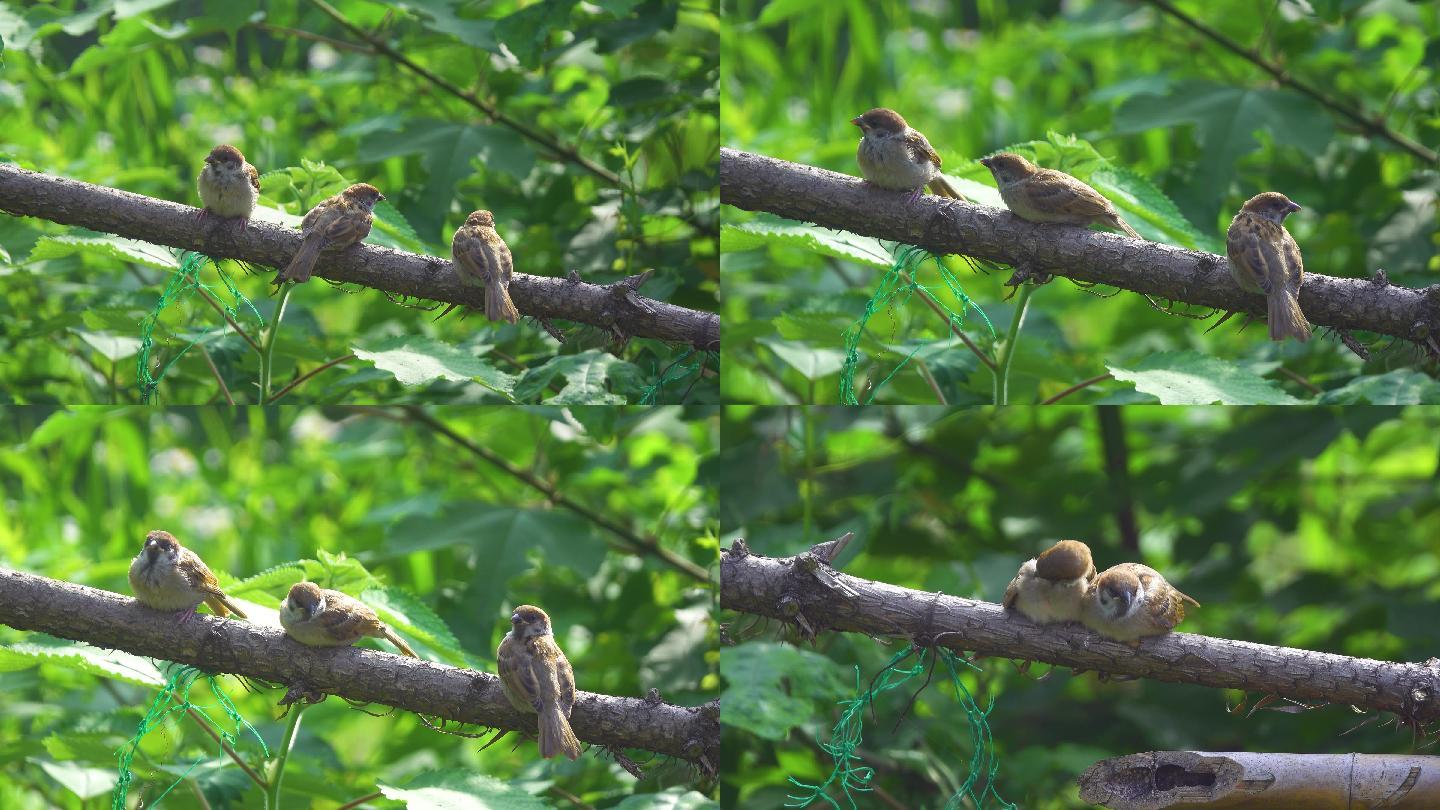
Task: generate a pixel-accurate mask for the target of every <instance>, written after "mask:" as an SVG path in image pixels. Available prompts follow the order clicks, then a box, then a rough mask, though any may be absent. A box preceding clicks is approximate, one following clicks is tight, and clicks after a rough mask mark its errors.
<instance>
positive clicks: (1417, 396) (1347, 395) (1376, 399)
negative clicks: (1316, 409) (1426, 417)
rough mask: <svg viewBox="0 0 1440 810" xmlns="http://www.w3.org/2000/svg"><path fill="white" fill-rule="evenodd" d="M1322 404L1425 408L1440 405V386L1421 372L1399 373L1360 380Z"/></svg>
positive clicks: (1324, 398)
mask: <svg viewBox="0 0 1440 810" xmlns="http://www.w3.org/2000/svg"><path fill="white" fill-rule="evenodd" d="M1319 401H1320V402H1321V403H1322V404H1326V405H1361V404H1365V403H1369V404H1371V405H1425V404H1434V403H1440V382H1436V381H1435V380H1433V379H1431V378H1430V377H1427V376H1426V375H1424V374H1422V373H1420V372H1418V371H1409V370H1403V369H1402V370H1397V371H1392V372H1390V373H1388V374H1380V375H1377V376H1373V377H1357V378H1355V379H1353V380H1351V381H1350V382H1348V383H1346V384H1345V385H1344V386H1342V387H1340V388H1337V389H1335V390H1333V391H1326V392H1325V393H1324V394H1322V395H1321V397H1320V399H1319Z"/></svg>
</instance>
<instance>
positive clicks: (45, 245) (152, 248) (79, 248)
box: [30, 236, 180, 270]
mask: <svg viewBox="0 0 1440 810" xmlns="http://www.w3.org/2000/svg"><path fill="white" fill-rule="evenodd" d="M76 254H80V255H89V256H98V257H100V258H102V259H105V260H107V261H111V260H118V261H121V262H133V263H134V264H143V265H145V266H146V267H154V268H156V269H158V270H174V269H176V268H178V267H179V266H180V262H179V260H177V259H176V258H175V255H174V254H173V253H171V252H170V249H169V248H164V247H161V246H159V245H154V244H151V243H149V242H141V241H139V240H138V239H126V238H124V237H121V236H45V237H41V239H40V241H38V242H36V243H35V247H34V248H32V249H31V250H30V261H32V262H36V261H42V260H45V259H59V258H63V257H65V256H74V255H76Z"/></svg>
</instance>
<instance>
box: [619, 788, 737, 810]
mask: <svg viewBox="0 0 1440 810" xmlns="http://www.w3.org/2000/svg"><path fill="white" fill-rule="evenodd" d="M719 807H720V803H719V802H717V801H715V800H713V799H711V798H709V797H707V796H706V795H705V794H703V793H699V792H697V791H694V790H688V789H686V788H682V787H672V788H669V789H667V790H662V791H660V792H659V793H641V794H636V795H634V796H626V797H625V800H624V801H622V802H620V803H619V804H617V805H615V810H718V808H719Z"/></svg>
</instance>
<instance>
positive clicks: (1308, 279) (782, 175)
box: [720, 148, 1440, 352]
mask: <svg viewBox="0 0 1440 810" xmlns="http://www.w3.org/2000/svg"><path fill="white" fill-rule="evenodd" d="M720 201H721V202H722V203H725V204H728V205H733V206H735V207H737V208H743V209H745V210H747V211H767V212H769V213H772V214H776V215H778V216H782V217H786V218H788V219H794V220H801V221H804V222H813V223H816V224H817V225H821V226H824V227H827V228H838V229H842V230H846V231H850V232H852V233H858V234H862V235H865V236H873V237H876V238H879V239H888V240H893V241H897V242H904V243H906V244H911V245H919V246H920V247H923V248H925V249H926V250H929V251H931V252H932V253H936V254H946V253H959V254H963V255H966V256H975V257H978V258H982V259H989V260H991V261H996V262H1002V263H1005V264H1009V265H1012V266H1014V267H1017V268H1024V269H1026V270H1028V271H1031V272H1032V273H1033V272H1043V273H1050V274H1053V275H1058V276H1065V277H1067V278H1071V279H1074V280H1076V281H1083V282H1093V283H1099V284H1107V285H1110V286H1112V287H1120V288H1123V289H1127V290H1133V291H1135V292H1138V293H1144V294H1146V295H1151V296H1156V297H1159V298H1163V299H1169V300H1171V301H1183V302H1185V303H1188V304H1195V305H1197V306H1205V307H1215V308H1217V309H1224V310H1233V311H1238V312H1248V313H1251V314H1254V315H1262V316H1263V315H1264V314H1265V298H1264V297H1263V296H1260V295H1252V294H1250V293H1247V292H1245V291H1244V290H1241V289H1240V287H1239V286H1238V285H1236V284H1235V282H1234V280H1233V279H1231V277H1230V272H1229V261H1228V260H1227V259H1226V258H1225V257H1224V256H1217V255H1215V254H1213V253H1202V252H1199V251H1194V250H1185V249H1183V248H1177V247H1171V246H1170V245H1164V244H1160V243H1158V242H1145V241H1141V240H1136V239H1130V238H1128V237H1125V236H1119V235H1115V234H1109V233H1101V232H1099V231H1091V230H1088V229H1085V228H1079V227H1070V226H1063V225H1037V224H1034V223H1030V222H1026V221H1025V220H1022V219H1020V218H1019V217H1016V216H1014V215H1013V214H1011V213H1010V212H1009V211H1006V210H1005V209H1002V208H989V207H986V206H981V205H972V204H969V203H963V202H959V201H956V200H942V199H941V198H939V197H933V196H929V195H926V196H922V197H921V198H920V199H919V200H917V201H916V202H915V203H913V204H907V203H906V202H904V195H901V194H897V193H894V192H887V191H884V190H881V189H876V188H871V187H869V186H867V185H865V184H863V183H862V182H861V180H860V178H858V177H851V176H850V175H845V174H837V173H835V172H832V171H827V170H825V169H821V168H817V167H814V166H806V165H803V164H799V163H790V162H787V161H783V160H776V159H775V158H770V157H765V156H764V155H755V154H751V153H748V152H741V151H738V150H735V149H727V148H722V149H721V150H720ZM1300 304H1301V307H1302V308H1303V309H1304V310H1305V317H1306V318H1308V319H1309V320H1310V322H1311V323H1314V324H1318V325H1323V326H1331V327H1335V328H1337V329H1364V330H1368V331H1371V332H1378V333H1380V334H1385V335H1392V336H1394V337H1398V338H1402V339H1405V340H1412V341H1417V342H1424V343H1425V344H1426V346H1427V348H1429V350H1430V351H1431V352H1435V351H1436V350H1437V349H1436V346H1435V344H1434V342H1433V341H1434V339H1433V337H1432V336H1440V285H1432V286H1429V287H1426V288H1424V289H1420V290H1412V289H1409V288H1407V287H1396V286H1391V285H1390V284H1389V283H1388V282H1385V281H1372V280H1367V279H1358V278H1339V277H1335V276H1326V275H1320V274H1318V273H1313V272H1307V273H1306V274H1305V284H1304V285H1303V286H1301V288H1300Z"/></svg>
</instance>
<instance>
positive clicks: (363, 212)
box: [273, 183, 385, 284]
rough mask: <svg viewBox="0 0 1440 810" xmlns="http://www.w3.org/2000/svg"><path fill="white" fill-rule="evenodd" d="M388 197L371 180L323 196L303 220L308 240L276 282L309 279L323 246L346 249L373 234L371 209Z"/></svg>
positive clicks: (301, 224) (303, 230) (302, 224)
mask: <svg viewBox="0 0 1440 810" xmlns="http://www.w3.org/2000/svg"><path fill="white" fill-rule="evenodd" d="M383 199H385V195H384V194H381V193H380V189H378V188H375V187H374V186H372V185H370V184H369V183H356V184H355V185H353V186H351V187H349V188H347V189H345V190H344V191H342V192H340V193H339V194H336V195H335V196H334V197H330V198H329V199H326V200H322V201H321V202H319V203H318V204H316V206H315V207H314V208H311V209H310V213H308V214H306V215H305V219H304V220H302V221H301V222H300V232H301V233H303V234H304V235H305V241H303V242H301V243H300V250H298V251H296V253H295V258H293V259H291V260H290V263H289V264H287V265H286V266H285V269H284V270H281V271H280V273H279V274H278V275H276V276H275V281H274V282H273V283H275V284H283V283H284V282H286V281H295V282H306V281H309V280H310V272H311V271H312V270H314V269H315V261H316V260H317V259H319V258H320V251H322V250H343V249H345V248H348V247H350V246H351V245H353V244H356V243H357V242H359V241H361V240H362V239H364V238H365V237H366V236H369V235H370V222H371V220H372V217H371V214H370V211H371V210H372V209H373V208H374V207H375V203H377V202H379V201H380V200H383Z"/></svg>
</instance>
